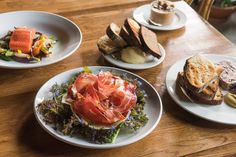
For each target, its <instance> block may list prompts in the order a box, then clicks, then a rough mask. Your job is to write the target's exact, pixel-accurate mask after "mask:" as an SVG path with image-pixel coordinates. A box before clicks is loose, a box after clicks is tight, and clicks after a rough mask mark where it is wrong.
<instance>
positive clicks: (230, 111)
mask: <svg viewBox="0 0 236 157" xmlns="http://www.w3.org/2000/svg"><path fill="white" fill-rule="evenodd" d="M166 86H167V91H168V93H169V94H170V96H171V97H172V99H173V100H174V101H175V102H176V103H177V104H178V105H179V106H180V107H182V108H183V109H185V110H187V111H189V112H190V113H192V114H194V115H196V116H199V117H201V118H204V119H206V120H210V121H214V122H218V123H223V124H231V125H235V124H236V58H234V57H229V56H223V55H215V54H197V55H195V56H192V57H189V58H185V59H181V60H180V61H177V62H176V63H175V64H174V65H172V66H171V68H170V69H169V70H168V73H167V76H166Z"/></svg>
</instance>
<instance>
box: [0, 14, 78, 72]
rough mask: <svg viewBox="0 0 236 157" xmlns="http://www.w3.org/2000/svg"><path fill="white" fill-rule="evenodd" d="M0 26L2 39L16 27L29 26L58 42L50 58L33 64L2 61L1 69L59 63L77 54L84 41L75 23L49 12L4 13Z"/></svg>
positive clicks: (0, 18)
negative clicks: (74, 53)
mask: <svg viewBox="0 0 236 157" xmlns="http://www.w3.org/2000/svg"><path fill="white" fill-rule="evenodd" d="M0 26H1V29H0V37H3V36H5V35H6V34H7V32H8V31H9V30H10V29H13V28H14V27H20V26H27V27H31V28H35V29H36V30H37V31H39V32H42V33H45V34H46V35H52V36H54V37H55V39H57V40H58V41H57V43H56V44H55V45H54V47H53V48H52V49H51V52H52V55H51V56H50V57H46V58H43V59H42V61H40V62H38V63H31V64H29V63H20V62H16V61H4V60H0V67H2V68H11V69H26V68H35V67H42V66H46V65H49V64H53V63H56V62H59V61H61V60H63V59H65V58H66V57H68V56H70V55H71V54H72V53H73V52H75V50H76V49H77V48H78V47H79V46H80V43H81V41H82V33H81V31H80V29H79V27H78V26H77V25H76V24H75V23H73V22H72V21H70V20H68V19H66V18H64V17H62V16H59V15H56V14H52V13H47V12H40V11H16V12H7V13H3V14H0Z"/></svg>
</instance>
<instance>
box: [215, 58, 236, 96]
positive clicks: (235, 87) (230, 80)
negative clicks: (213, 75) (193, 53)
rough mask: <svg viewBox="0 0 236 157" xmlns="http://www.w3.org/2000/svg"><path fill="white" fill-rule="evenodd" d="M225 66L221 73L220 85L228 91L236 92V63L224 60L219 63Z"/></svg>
mask: <svg viewBox="0 0 236 157" xmlns="http://www.w3.org/2000/svg"><path fill="white" fill-rule="evenodd" d="M219 65H220V66H222V67H223V72H222V73H221V74H220V86H221V87H222V88H223V89H225V90H228V91H231V92H236V63H233V62H231V61H222V62H220V63H219Z"/></svg>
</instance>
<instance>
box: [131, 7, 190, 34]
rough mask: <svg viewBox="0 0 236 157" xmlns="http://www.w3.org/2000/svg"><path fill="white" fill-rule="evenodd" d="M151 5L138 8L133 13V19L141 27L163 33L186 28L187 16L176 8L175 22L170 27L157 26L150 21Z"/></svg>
mask: <svg viewBox="0 0 236 157" xmlns="http://www.w3.org/2000/svg"><path fill="white" fill-rule="evenodd" d="M151 7H152V6H151V4H147V5H143V6H140V7H138V8H136V9H135V10H134V12H133V18H134V19H135V20H136V21H137V22H138V23H139V24H141V25H143V26H145V27H147V28H150V29H153V30H162V31H170V30H176V29H180V28H182V27H184V26H185V23H186V21H187V17H186V15H185V14H184V13H183V12H182V11H181V10H179V9H177V8H175V9H174V11H175V14H174V17H173V20H172V22H171V23H170V24H168V25H161V24H159V25H157V24H154V23H153V22H152V21H150V14H151Z"/></svg>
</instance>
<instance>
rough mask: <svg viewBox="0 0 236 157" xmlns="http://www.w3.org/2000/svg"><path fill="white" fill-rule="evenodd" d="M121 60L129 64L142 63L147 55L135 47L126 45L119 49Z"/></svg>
mask: <svg viewBox="0 0 236 157" xmlns="http://www.w3.org/2000/svg"><path fill="white" fill-rule="evenodd" d="M121 60H122V61H124V62H127V63H131V64H142V63H145V62H146V60H147V55H146V54H145V53H144V52H143V51H142V50H141V49H139V48H137V47H127V48H124V49H122V50H121Z"/></svg>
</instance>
